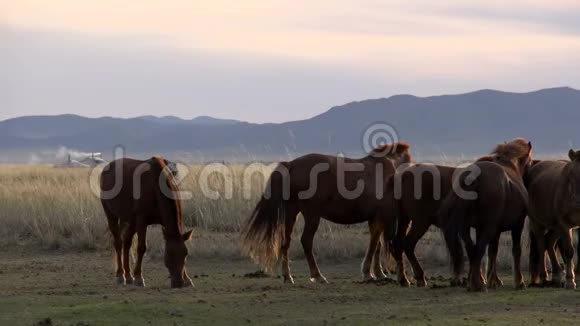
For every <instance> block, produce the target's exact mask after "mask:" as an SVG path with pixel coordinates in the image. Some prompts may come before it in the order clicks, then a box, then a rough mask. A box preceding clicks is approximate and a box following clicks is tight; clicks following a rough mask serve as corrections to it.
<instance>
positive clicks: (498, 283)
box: [488, 278, 503, 289]
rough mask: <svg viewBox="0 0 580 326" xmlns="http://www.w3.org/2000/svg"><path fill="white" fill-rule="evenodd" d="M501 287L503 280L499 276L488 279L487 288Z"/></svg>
mask: <svg viewBox="0 0 580 326" xmlns="http://www.w3.org/2000/svg"><path fill="white" fill-rule="evenodd" d="M501 287H503V282H502V281H501V280H500V279H499V278H497V279H491V280H489V284H488V288H490V289H497V288H501Z"/></svg>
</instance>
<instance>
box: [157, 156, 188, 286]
mask: <svg viewBox="0 0 580 326" xmlns="http://www.w3.org/2000/svg"><path fill="white" fill-rule="evenodd" d="M152 160H153V161H154V162H155V161H156V162H158V163H159V167H161V171H160V172H159V178H160V184H162V183H163V181H165V183H166V184H167V186H168V187H169V189H168V190H169V193H167V194H164V193H163V191H161V192H160V195H161V196H163V197H164V198H159V200H160V201H165V202H167V203H168V204H169V205H168V207H169V210H168V211H169V212H171V213H170V214H171V215H172V216H171V217H170V218H171V219H176V220H177V221H176V222H177V223H176V225H175V226H176V228H177V230H175V231H176V232H175V231H173V232H172V231H171V230H169V229H168V228H164V232H163V233H164V236H165V254H164V261H165V266H166V267H167V269H168V270H169V277H170V278H171V287H172V288H180V287H183V286H184V285H189V284H186V282H191V281H190V280H189V279H188V277H187V276H186V272H185V260H186V258H187V255H188V251H187V246H186V244H185V243H186V241H188V240H190V239H191V235H192V233H193V230H189V231H187V232H183V231H182V229H183V220H182V219H183V217H182V211H181V203H180V199H179V189H178V188H177V182H176V180H175V176H176V175H177V173H178V171H177V165H176V164H175V163H173V162H170V161H168V160H165V159H163V158H162V157H157V156H156V157H153V158H152Z"/></svg>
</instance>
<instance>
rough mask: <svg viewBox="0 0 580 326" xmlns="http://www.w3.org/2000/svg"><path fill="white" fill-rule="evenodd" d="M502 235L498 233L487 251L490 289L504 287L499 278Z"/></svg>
mask: <svg viewBox="0 0 580 326" xmlns="http://www.w3.org/2000/svg"><path fill="white" fill-rule="evenodd" d="M500 235H501V233H498V234H497V235H495V236H494V237H493V239H492V240H491V242H490V243H489V248H488V250H487V260H488V262H487V284H488V287H489V288H490V289H496V288H498V287H502V286H503V282H502V281H501V279H500V278H499V276H497V252H498V250H499V237H500Z"/></svg>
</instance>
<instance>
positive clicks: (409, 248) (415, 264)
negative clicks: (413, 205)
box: [403, 220, 430, 287]
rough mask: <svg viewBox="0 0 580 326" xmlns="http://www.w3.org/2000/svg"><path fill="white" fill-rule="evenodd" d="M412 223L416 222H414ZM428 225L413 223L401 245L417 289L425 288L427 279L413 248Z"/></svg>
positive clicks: (427, 228)
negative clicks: (411, 269)
mask: <svg viewBox="0 0 580 326" xmlns="http://www.w3.org/2000/svg"><path fill="white" fill-rule="evenodd" d="M413 222H417V220H414V221H413ZM429 226H430V225H429V223H426V222H422V223H413V226H412V227H411V230H410V231H409V234H407V236H406V237H405V242H404V244H403V247H404V250H405V255H406V256H407V259H408V260H409V263H410V264H411V267H412V268H413V275H414V277H415V281H416V282H417V286H418V287H426V286H427V279H426V278H425V272H424V271H423V268H422V267H421V264H420V263H419V260H418V259H417V256H416V255H415V248H416V246H417V243H418V242H419V240H421V238H422V237H423V235H425V233H426V232H427V230H429Z"/></svg>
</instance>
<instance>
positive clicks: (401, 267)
mask: <svg viewBox="0 0 580 326" xmlns="http://www.w3.org/2000/svg"><path fill="white" fill-rule="evenodd" d="M410 223H411V221H410V219H409V218H407V217H401V218H400V219H399V224H398V225H397V235H396V237H395V240H394V241H393V257H394V258H395V262H396V263H397V279H398V281H399V284H400V285H401V286H402V287H408V286H410V285H411V282H409V279H408V277H407V273H406V271H405V262H404V261H403V251H404V250H405V243H406V242H407V240H406V238H407V230H408V229H409V224H410ZM383 238H384V236H383ZM383 241H386V239H383ZM387 255H388V253H387Z"/></svg>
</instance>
